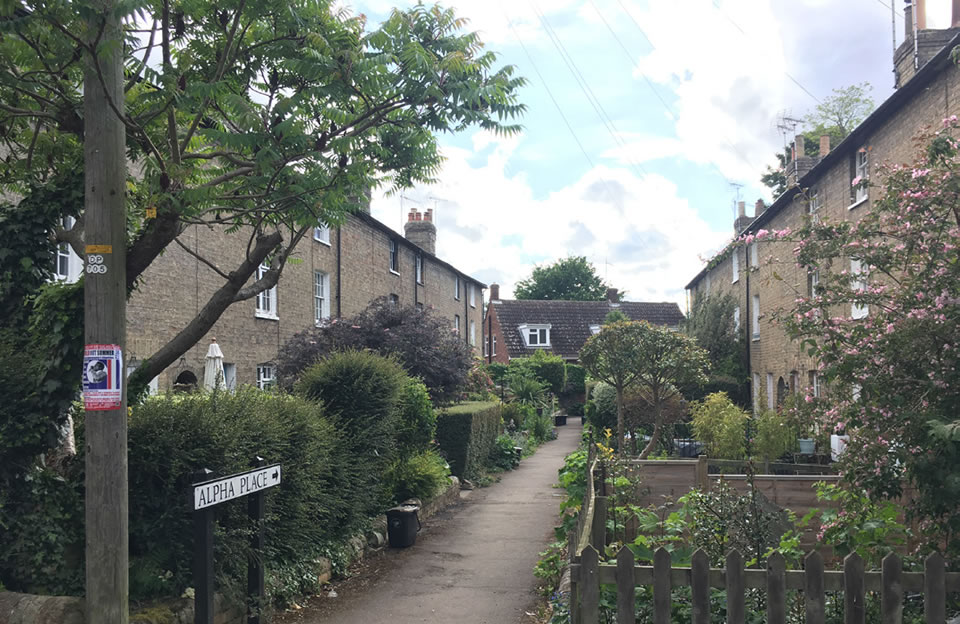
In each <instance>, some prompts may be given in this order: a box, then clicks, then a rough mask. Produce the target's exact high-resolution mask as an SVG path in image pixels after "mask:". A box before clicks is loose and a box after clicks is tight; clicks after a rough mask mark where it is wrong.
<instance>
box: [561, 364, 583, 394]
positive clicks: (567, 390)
mask: <svg viewBox="0 0 960 624" xmlns="http://www.w3.org/2000/svg"><path fill="white" fill-rule="evenodd" d="M566 372H567V383H566V385H565V386H564V387H563V393H564V394H572V395H583V394H584V393H586V391H587V370H586V369H585V368H584V367H582V366H580V365H579V364H567V366H566Z"/></svg>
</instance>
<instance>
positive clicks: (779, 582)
mask: <svg viewBox="0 0 960 624" xmlns="http://www.w3.org/2000/svg"><path fill="white" fill-rule="evenodd" d="M786 569H787V565H786V562H785V561H784V559H783V555H781V554H780V553H779V552H778V551H774V552H773V554H771V555H770V556H769V557H767V624H786V621H787V574H786Z"/></svg>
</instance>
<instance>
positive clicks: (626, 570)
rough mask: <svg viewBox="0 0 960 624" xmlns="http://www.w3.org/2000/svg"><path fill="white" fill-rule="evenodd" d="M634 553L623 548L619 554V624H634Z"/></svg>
mask: <svg viewBox="0 0 960 624" xmlns="http://www.w3.org/2000/svg"><path fill="white" fill-rule="evenodd" d="M633 564H634V558H633V551H632V550H630V549H629V548H627V547H626V546H623V547H621V548H620V552H618V553H617V624H634V623H635V622H636V617H635V616H634V608H635V606H634V605H635V597H634V589H635V587H636V586H635V584H634V582H633Z"/></svg>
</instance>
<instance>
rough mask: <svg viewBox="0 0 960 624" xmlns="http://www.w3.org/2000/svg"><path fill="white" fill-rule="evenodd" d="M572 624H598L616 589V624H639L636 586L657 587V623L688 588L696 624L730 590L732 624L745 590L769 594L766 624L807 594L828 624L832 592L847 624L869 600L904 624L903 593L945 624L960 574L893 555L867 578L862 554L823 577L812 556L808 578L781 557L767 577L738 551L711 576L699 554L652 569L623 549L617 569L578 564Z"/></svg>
mask: <svg viewBox="0 0 960 624" xmlns="http://www.w3.org/2000/svg"><path fill="white" fill-rule="evenodd" d="M570 576H571V586H572V588H574V589H572V590H571V596H570V614H571V622H572V624H599V621H600V605H599V602H600V600H599V599H600V586H601V585H615V586H616V588H617V619H616V621H617V624H633V622H634V621H635V620H634V590H635V588H636V586H638V585H652V586H653V614H654V616H653V621H654V622H655V624H670V621H671V620H670V611H671V606H672V605H671V596H670V593H671V590H672V589H673V588H674V587H690V588H691V600H692V611H693V624H708V623H709V622H710V590H711V589H712V588H716V589H725V590H726V594H727V623H728V624H743V622H744V617H745V611H744V604H745V594H746V590H747V589H761V590H765V591H766V604H767V623H768V624H785V622H786V617H787V607H788V604H787V590H800V591H802V592H803V600H804V608H805V614H806V620H805V621H806V622H807V624H823V622H825V621H826V592H828V591H832V592H843V609H844V610H843V613H844V622H845V624H866V592H868V591H873V592H880V594H881V599H880V601H881V613H882V616H881V622H882V623H883V624H899V623H900V622H902V620H903V597H904V592H911V593H920V592H922V593H923V607H924V621H925V622H926V623H927V624H944V622H945V621H946V594H947V591H951V592H956V591H958V589H960V573H956V572H949V573H948V572H946V571H945V565H944V560H943V557H942V556H940V555H939V554H932V555H930V556H929V557H927V559H926V561H925V563H924V571H923V572H904V571H903V569H902V565H901V561H900V557H899V556H897V555H896V554H890V555H887V556H886V557H885V558H884V559H883V563H882V570H881V571H876V572H873V571H870V572H868V571H865V570H864V563H863V560H862V559H861V558H860V556H859V555H857V554H852V555H849V556H847V557H846V558H845V559H844V561H843V570H842V571H828V570H824V565H823V557H822V556H821V555H820V553H818V552H816V551H813V552H811V553H810V554H808V555H807V556H806V558H805V559H804V569H803V570H787V569H786V566H785V563H784V559H783V556H782V555H781V554H780V553H774V554H773V555H771V556H770V558H769V559H768V560H767V569H766V570H757V569H744V567H743V559H742V557H741V555H740V553H738V552H736V551H733V552H731V553H730V554H729V555H728V556H727V559H726V567H725V568H720V569H717V568H710V565H709V563H708V561H707V555H706V554H705V553H704V552H703V551H701V550H698V551H696V552H695V553H694V555H693V558H692V561H691V565H690V567H673V566H671V561H670V553H669V552H667V551H666V550H665V549H663V548H661V549H659V550H657V552H656V553H654V559H653V565H652V566H638V565H635V561H634V557H633V553H632V552H631V551H630V549H629V548H626V547H623V548H621V549H620V552H619V553H618V554H617V558H616V563H600V561H599V557H598V554H597V551H596V549H594V548H593V546H587V547H586V548H585V549H584V550H583V551H582V552H581V553H580V557H579V563H575V564H572V565H571V566H570Z"/></svg>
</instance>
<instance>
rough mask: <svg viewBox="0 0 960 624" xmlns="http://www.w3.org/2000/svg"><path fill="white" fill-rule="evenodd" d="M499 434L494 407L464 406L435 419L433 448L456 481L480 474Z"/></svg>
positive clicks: (450, 410) (458, 406)
mask: <svg viewBox="0 0 960 624" xmlns="http://www.w3.org/2000/svg"><path fill="white" fill-rule="evenodd" d="M499 433H500V406H499V405H498V404H497V403H464V404H462V405H457V406H455V407H451V408H448V409H446V410H444V411H443V412H441V413H440V415H439V417H438V418H437V444H439V445H440V450H441V451H442V452H443V453H444V454H445V455H446V457H447V461H448V462H450V472H452V473H453V474H455V475H457V476H458V477H460V478H468V479H469V478H473V477H476V476H477V475H478V474H479V473H480V472H481V471H482V470H483V467H484V464H485V463H486V462H487V459H488V458H489V456H490V450H491V449H492V448H493V445H494V442H495V441H496V439H497V435H498V434H499Z"/></svg>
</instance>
